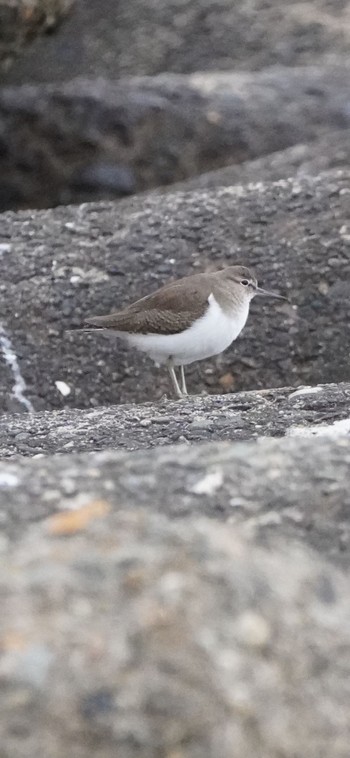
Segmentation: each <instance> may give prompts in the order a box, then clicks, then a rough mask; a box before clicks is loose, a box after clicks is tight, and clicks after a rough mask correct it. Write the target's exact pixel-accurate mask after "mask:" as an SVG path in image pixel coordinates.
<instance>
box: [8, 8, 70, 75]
mask: <svg viewBox="0 0 350 758" xmlns="http://www.w3.org/2000/svg"><path fill="white" fill-rule="evenodd" d="M72 3H73V0H0V61H1V62H3V63H5V64H6V65H8V64H9V63H10V62H11V60H12V59H13V57H14V56H15V55H17V53H18V52H19V51H20V50H22V48H23V47H24V45H25V44H26V42H28V40H31V39H33V38H34V37H36V36H37V35H38V34H42V33H43V32H52V31H53V29H55V27H56V26H57V25H58V24H59V22H60V21H61V20H62V18H64V17H65V16H66V14H67V12H68V11H69V10H70V8H71V6H72ZM41 65H42V63H41Z"/></svg>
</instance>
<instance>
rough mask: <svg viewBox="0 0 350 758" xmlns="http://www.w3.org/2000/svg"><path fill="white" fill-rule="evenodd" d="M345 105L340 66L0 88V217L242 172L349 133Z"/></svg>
mask: <svg viewBox="0 0 350 758" xmlns="http://www.w3.org/2000/svg"><path fill="white" fill-rule="evenodd" d="M349 98H350V68H349V66H346V65H344V64H342V65H340V64H339V65H337V66H318V67H317V66H310V67H307V68H303V69H300V70H295V69H288V68H276V69H272V70H268V71H263V72H259V73H239V72H237V73H230V74H220V73H216V74H210V73H208V74H195V75H193V76H175V75H170V74H164V75H162V76H159V77H154V78H151V77H148V78H147V77H145V78H142V77H138V78H134V79H128V80H120V81H119V82H116V83H113V82H108V81H107V80H94V81H87V80H82V79H78V80H73V81H71V82H69V83H66V84H63V85H60V86H58V85H46V86H43V85H38V86H31V87H29V86H24V87H14V88H3V90H2V91H0V170H1V171H0V173H1V177H0V209H2V210H6V209H8V208H21V207H22V208H23V207H27V206H29V207H30V208H33V207H36V208H38V207H48V206H55V205H58V204H67V203H70V202H75V203H77V202H85V201H88V200H95V199H96V200H98V199H101V198H120V197H121V196H125V195H128V194H133V193H135V192H139V191H143V190H146V189H149V188H154V187H158V186H163V185H169V184H171V183H173V182H178V181H180V180H183V179H187V178H189V177H192V176H195V175H198V174H201V173H203V172H205V171H209V170H212V169H217V168H219V167H222V166H224V165H225V166H226V165H228V164H231V163H234V164H240V163H242V162H243V161H247V160H251V159H253V158H256V157H258V156H262V155H266V154H270V153H271V152H275V151H277V150H282V149H284V148H286V147H289V146H290V145H293V144H295V143H301V142H308V141H312V140H315V139H316V138H317V137H320V136H322V135H323V134H324V132H325V130H329V129H345V128H347V129H349V126H350V112H349V108H348V102H349ZM343 167H344V164H342V168H343ZM255 176H256V178H258V179H260V178H263V174H261V175H260V174H259V173H258V172H257V173H256V175H255ZM243 178H244V174H243ZM267 178H268V177H267Z"/></svg>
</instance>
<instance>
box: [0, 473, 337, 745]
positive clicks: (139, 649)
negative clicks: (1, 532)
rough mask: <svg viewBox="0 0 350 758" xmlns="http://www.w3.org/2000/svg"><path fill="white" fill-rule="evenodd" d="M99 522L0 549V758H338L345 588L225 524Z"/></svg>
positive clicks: (46, 530)
mask: <svg viewBox="0 0 350 758" xmlns="http://www.w3.org/2000/svg"><path fill="white" fill-rule="evenodd" d="M57 465H58V466H59V461H58V462H57ZM95 508H96V505H95ZM99 509H100V510H99V512H98V509H96V513H97V514H98V513H99V515H95V518H93V517H91V518H90V521H89V523H88V524H87V525H86V527H85V529H78V530H76V531H75V533H74V531H73V533H71V534H70V536H69V538H68V539H67V538H66V537H65V534H67V531H65V530H67V520H66V516H65V517H64V519H63V520H62V519H59V520H58V521H57V517H56V520H55V521H48V522H46V523H44V524H42V525H41V526H37V527H33V528H32V529H31V530H29V531H28V534H27V536H26V537H25V538H24V539H23V541H22V542H21V543H20V544H19V545H15V546H14V547H9V548H6V547H4V545H3V544H2V551H1V558H0V560H1V563H2V571H1V580H0V582H1V592H2V597H3V601H2V603H3V612H2V614H1V620H0V624H1V631H2V658H1V664H2V667H1V680H2V689H1V692H2V703H3V706H2V707H3V713H4V714H6V718H4V719H3V720H2V721H1V744H2V750H3V752H4V755H11V756H16V758H24V756H28V755H31V756H34V755H37V754H41V752H43V753H44V754H45V755H50V758H61V756H62V755H74V756H82V757H84V758H85V756H91V755H92V746H93V754H94V756H95V757H96V758H107V757H109V756H111V755H118V758H130V756H135V755H138V756H140V757H141V758H153V757H154V756H156V755H157V756H175V755H177V756H181V758H199V756H200V757H201V758H214V756H220V758H231V757H232V745H234V754H235V758H246V757H247V756H248V755H252V754H254V751H255V748H256V746H257V745H259V755H260V756H261V758H279V756H281V755H283V756H286V758H292V756H293V758H302V756H305V755H308V756H310V758H318V757H319V756H320V755H321V754H331V755H332V757H333V758H345V757H346V756H347V753H348V745H349V736H350V733H349V721H348V713H349V707H350V700H349V688H348V679H349V675H350V670H349V655H348V649H349V642H348V629H349V625H350V601H349V592H348V582H347V580H346V579H345V578H344V577H342V576H341V574H339V573H338V572H337V571H336V570H334V569H332V568H331V567H330V566H329V565H327V563H323V562H320V561H319V560H318V558H317V557H315V556H314V555H312V554H311V553H309V554H308V553H307V552H306V551H305V550H302V549H301V548H297V547H296V546H292V545H287V544H284V543H282V544H281V545H279V544H276V545H275V547H274V550H273V553H268V552H266V551H264V550H262V549H259V548H258V547H257V546H256V545H255V544H254V542H251V541H245V540H243V539H240V538H239V536H238V534H237V532H236V530H233V529H232V528H231V527H229V526H227V525H225V527H223V526H220V525H217V524H215V523H213V522H212V521H210V522H208V521H207V520H203V519H199V520H197V522H196V523H194V522H191V521H189V522H187V523H186V524H185V525H180V524H176V525H175V524H169V522H168V521H167V520H165V519H164V518H162V517H160V516H159V515H151V514H148V513H146V512H141V513H135V512H134V513H130V512H127V511H124V512H122V513H120V514H113V513H108V502H105V503H104V504H103V503H100V506H99ZM90 513H92V511H90ZM291 642H292V644H291ZM18 724H21V730H19V729H18Z"/></svg>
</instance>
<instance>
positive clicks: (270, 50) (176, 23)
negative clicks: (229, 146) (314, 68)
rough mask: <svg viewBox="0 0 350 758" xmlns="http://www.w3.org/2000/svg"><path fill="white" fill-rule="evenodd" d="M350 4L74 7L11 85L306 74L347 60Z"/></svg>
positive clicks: (151, 0)
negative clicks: (279, 69) (304, 69)
mask: <svg viewBox="0 0 350 758" xmlns="http://www.w3.org/2000/svg"><path fill="white" fill-rule="evenodd" d="M349 28H350V25H349V2H348V0H313V1H312V2H300V3H298V2H295V0H285V2H283V4H281V2H280V1H279V0H254V2H247V0H235V2H232V0H197V2H192V3H191V2H188V1H187V0H186V2H184V0H162V2H159V0H147V2H144V0H133V1H132V2H116V0H98V2H97V1H96V0H76V3H75V9H74V14H73V15H72V17H71V19H70V20H69V23H67V24H65V26H64V29H62V31H61V34H60V38H59V39H57V40H56V39H51V40H49V44H48V41H47V40H45V43H44V41H41V40H39V41H38V43H37V44H36V46H35V48H32V49H30V50H28V52H27V54H26V56H25V58H24V59H23V60H18V61H16V63H15V65H14V66H13V67H12V69H11V70H10V71H9V74H8V77H9V79H10V80H11V81H13V82H16V83H21V82H23V81H27V82H33V81H50V80H51V81H57V80H67V79H70V78H71V77H72V76H79V75H83V76H96V75H98V76H106V77H109V78H111V79H116V78H118V77H120V76H121V75H123V76H125V75H128V76H129V75H135V74H140V73H142V74H157V73H160V72H162V71H175V72H180V73H188V72H190V71H200V70H210V69H213V70H223V69H225V70H227V69H228V70H231V69H243V70H245V69H254V70H256V69H261V68H265V67H266V66H272V65H276V64H279V65H282V66H301V65H305V64H310V63H315V62H320V61H324V60H330V61H332V60H333V59H334V57H335V55H336V54H342V55H344V57H345V58H346V57H347V58H348V57H349V52H350V39H349Z"/></svg>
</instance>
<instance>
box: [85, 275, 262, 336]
mask: <svg viewBox="0 0 350 758" xmlns="http://www.w3.org/2000/svg"><path fill="white" fill-rule="evenodd" d="M222 274H223V271H218V272H216V273H215V274H213V273H211V274H205V273H204V274H193V275H192V276H186V277H184V278H183V279H178V280H177V281H175V282H171V283H170V284H166V285H165V286H164V287H161V289H159V290H157V292H154V293H153V294H151V295H147V296H146V297H143V298H141V299H140V300H137V301H136V302H135V303H131V305H128V306H127V307H126V308H124V309H123V310H120V311H115V312H113V313H111V314H109V315H107V316H94V317H92V318H87V319H86V320H85V323H86V324H87V328H88V329H89V328H91V327H92V328H94V327H95V328H96V329H98V330H100V329H101V330H103V329H106V330H110V331H116V332H127V333H128V334H178V333H179V332H183V331H184V330H185V329H188V328H189V327H190V326H191V324H192V323H193V322H194V321H196V320H197V319H198V318H200V317H201V316H203V315H204V313H205V312H206V310H207V308H208V298H209V295H210V294H211V293H213V295H214V297H215V295H216V289H217V287H218V286H219V287H220V296H221V299H223V308H225V305H226V307H227V309H229V306H230V305H231V307H232V304H233V298H232V286H231V287H230V282H231V283H232V280H234V281H237V282H239V281H240V279H242V277H247V279H250V278H251V276H252V274H251V272H250V271H249V269H247V268H245V267H244V266H230V267H228V268H227V269H225V275H226V279H227V291H226V288H225V282H223V279H222ZM216 277H217V278H218V281H217V282H216ZM219 280H220V281H219ZM223 288H224V289H223ZM243 296H244V293H243V292H242V297H243Z"/></svg>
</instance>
